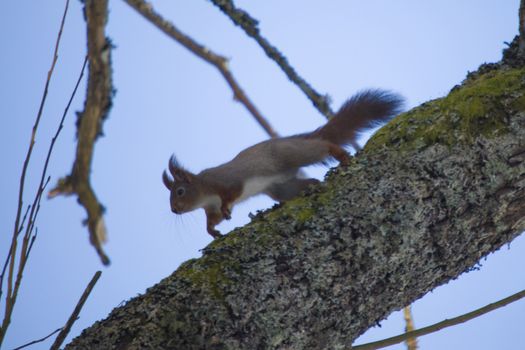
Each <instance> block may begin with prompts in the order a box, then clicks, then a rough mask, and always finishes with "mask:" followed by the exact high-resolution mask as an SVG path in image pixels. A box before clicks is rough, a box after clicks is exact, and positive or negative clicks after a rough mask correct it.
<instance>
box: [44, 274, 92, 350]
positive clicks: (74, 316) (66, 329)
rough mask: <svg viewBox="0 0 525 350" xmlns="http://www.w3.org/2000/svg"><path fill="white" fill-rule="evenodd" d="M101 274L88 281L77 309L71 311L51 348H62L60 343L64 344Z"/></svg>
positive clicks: (53, 349) (52, 349)
mask: <svg viewBox="0 0 525 350" xmlns="http://www.w3.org/2000/svg"><path fill="white" fill-rule="evenodd" d="M101 274H102V272H101V271H97V272H95V274H94V275H93V277H92V278H91V281H90V282H89V283H88V285H87V287H86V289H85V290H84V293H82V296H81V297H80V299H79V301H78V303H77V306H75V309H74V310H73V312H72V313H71V316H69V319H68V320H67V323H66V325H65V326H64V327H63V328H62V330H61V331H60V333H59V334H58V336H57V338H56V339H55V342H54V343H53V345H51V347H50V350H58V349H59V348H60V345H62V343H63V342H64V339H66V337H67V335H68V333H69V331H70V330H71V326H73V323H75V321H76V320H77V319H78V315H79V314H80V311H81V310H82V307H83V306H84V303H85V302H86V300H87V298H88V297H89V294H90V293H91V291H92V290H93V287H95V284H96V283H97V281H98V279H99V278H100V275H101Z"/></svg>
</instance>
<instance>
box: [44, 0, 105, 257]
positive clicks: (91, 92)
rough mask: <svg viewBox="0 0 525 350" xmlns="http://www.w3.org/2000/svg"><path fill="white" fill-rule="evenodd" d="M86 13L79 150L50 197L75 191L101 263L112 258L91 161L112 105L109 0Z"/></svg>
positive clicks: (91, 4)
mask: <svg viewBox="0 0 525 350" xmlns="http://www.w3.org/2000/svg"><path fill="white" fill-rule="evenodd" d="M84 13H85V17H86V22H87V45H88V58H89V79H88V85H87V96H86V101H85V103H84V111H83V112H81V113H79V115H78V120H77V137H78V142H77V151H76V159H75V162H74V163H73V169H72V170H71V174H70V175H69V176H67V177H65V178H62V179H60V180H59V181H58V183H57V185H56V187H55V188H54V189H53V190H52V191H51V192H50V196H55V195H58V194H65V195H71V194H76V195H77V197H78V202H79V203H80V204H81V205H82V206H83V207H84V209H85V210H86V212H87V219H86V224H87V227H88V230H89V238H90V241H91V244H92V245H93V246H94V247H95V250H96V251H97V253H98V255H99V257H100V259H101V260H102V262H103V263H104V264H105V265H107V264H109V258H108V257H107V255H106V254H105V252H104V250H103V249H102V243H103V242H104V241H105V240H106V227H105V223H104V217H103V212H104V209H103V206H102V204H101V203H100V202H99V201H98V199H97V197H96V195H95V192H94V191H93V188H92V186H91V182H90V174H91V162H92V160H93V151H94V147H95V141H96V139H97V138H98V137H99V136H100V135H102V123H103V122H104V119H106V118H107V116H108V113H109V110H110V108H111V98H112V95H113V87H112V82H111V56H110V53H111V43H110V41H109V39H108V38H106V36H105V33H104V32H105V26H106V22H107V0H86V1H85V6H84Z"/></svg>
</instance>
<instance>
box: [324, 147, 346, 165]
mask: <svg viewBox="0 0 525 350" xmlns="http://www.w3.org/2000/svg"><path fill="white" fill-rule="evenodd" d="M328 153H329V154H330V155H331V156H332V157H334V158H335V159H337V161H338V162H339V163H340V164H341V165H348V164H350V155H349V154H348V152H347V151H345V149H344V148H343V147H341V146H339V145H336V144H335V143H329V144H328Z"/></svg>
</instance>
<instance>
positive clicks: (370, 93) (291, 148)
mask: <svg viewBox="0 0 525 350" xmlns="http://www.w3.org/2000/svg"><path fill="white" fill-rule="evenodd" d="M402 105H403V98H402V97H401V96H399V95H397V94H394V93H391V92H388V91H384V90H365V91H362V92H359V93H357V94H355V95H354V96H352V97H351V98H350V99H349V100H347V101H346V102H345V103H344V104H343V106H342V107H341V109H339V111H338V112H337V113H336V115H335V116H334V117H333V118H331V119H330V120H329V121H328V122H327V123H326V124H325V125H324V126H322V127H320V128H318V129H316V130H314V131H312V132H310V133H304V134H299V135H293V136H288V137H279V138H273V139H270V140H267V141H263V142H260V143H258V144H256V145H253V146H251V147H248V148H247V149H245V150H243V151H241V152H240V153H239V154H238V155H237V156H235V158H233V159H232V160H231V161H229V162H227V163H224V164H222V165H219V166H217V167H214V168H209V169H205V170H203V171H201V172H200V173H198V174H193V173H191V172H189V171H188V170H186V169H184V168H183V167H182V166H181V165H180V164H179V162H178V161H177V159H176V158H175V156H172V157H171V158H170V161H169V171H170V173H171V177H170V175H168V173H167V172H166V171H164V172H163V174H162V180H163V182H164V185H165V186H166V187H167V188H168V190H170V192H171V195H170V204H171V211H173V212H174V213H175V214H182V213H186V212H189V211H192V210H195V209H198V208H203V209H204V211H205V212H206V219H207V223H206V228H207V231H208V233H209V234H210V235H212V236H213V237H214V238H217V237H220V236H221V233H220V232H219V231H218V230H216V229H215V226H216V225H218V224H219V223H220V222H221V221H223V220H224V219H226V220H229V219H231V211H232V208H233V206H234V205H235V204H236V203H238V202H240V201H243V200H245V199H247V198H249V197H252V196H255V195H257V194H260V193H264V194H266V195H268V196H270V197H271V198H272V199H274V200H276V201H279V202H283V201H287V200H290V199H292V198H294V197H296V196H298V195H299V194H300V193H301V192H302V191H303V190H305V189H306V188H307V187H308V186H310V185H313V184H316V183H318V182H319V181H318V180H316V179H305V178H302V177H301V176H300V168H301V167H304V166H308V165H312V164H317V163H323V162H324V161H326V159H327V158H329V157H332V158H335V159H336V160H338V161H339V163H340V164H342V165H347V164H348V162H349V160H350V155H349V154H348V153H347V152H346V151H345V149H344V148H343V147H344V146H346V145H352V146H353V147H354V148H357V147H358V146H357V143H356V137H357V136H358V134H359V132H361V131H363V130H364V129H367V128H370V127H374V126H376V125H377V124H378V123H381V122H387V121H388V120H390V119H391V118H393V117H394V116H395V115H396V114H398V113H399V112H401V109H402Z"/></svg>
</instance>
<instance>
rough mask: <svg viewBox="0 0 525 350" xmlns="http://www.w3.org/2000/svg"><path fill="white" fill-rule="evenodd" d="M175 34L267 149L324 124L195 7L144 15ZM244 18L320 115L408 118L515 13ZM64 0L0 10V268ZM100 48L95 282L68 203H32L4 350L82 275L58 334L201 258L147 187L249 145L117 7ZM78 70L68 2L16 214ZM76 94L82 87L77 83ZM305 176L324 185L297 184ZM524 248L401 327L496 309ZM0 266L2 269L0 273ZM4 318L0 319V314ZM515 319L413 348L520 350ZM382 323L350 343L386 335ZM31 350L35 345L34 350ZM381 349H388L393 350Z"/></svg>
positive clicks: (501, 6) (397, 10)
mask: <svg viewBox="0 0 525 350" xmlns="http://www.w3.org/2000/svg"><path fill="white" fill-rule="evenodd" d="M153 4H154V6H155V7H156V9H157V10H158V11H159V12H160V13H162V14H164V16H165V17H166V18H168V19H170V20H172V21H173V22H174V23H175V24H176V25H177V26H178V27H179V28H180V29H181V30H183V31H185V32H186V33H188V34H189V35H191V36H192V37H194V38H195V39H196V40H198V41H200V42H201V43H203V44H205V45H206V46H208V47H209V48H211V49H212V50H215V51H216V52H218V53H220V54H222V55H224V56H227V57H228V58H230V59H231V61H230V67H231V69H232V71H233V73H234V74H235V76H236V77H237V79H238V80H239V82H240V84H241V85H242V87H243V88H244V89H245V91H246V93H247V94H248V96H249V97H250V98H251V99H252V100H253V101H254V103H255V104H256V105H257V107H258V108H259V110H260V111H261V113H262V114H263V115H265V116H266V117H267V118H268V120H269V121H270V123H271V124H272V125H273V126H274V128H275V129H276V130H277V131H278V132H279V133H280V134H282V135H290V134H295V133H299V132H304V131H309V130H312V129H314V128H316V127H318V126H319V125H321V124H322V123H323V122H324V117H322V116H321V115H319V113H318V112H317V111H316V110H315V109H314V108H313V107H312V106H311V103H310V102H309V100H307V99H306V98H305V96H304V95H303V94H302V93H301V92H300V91H299V90H298V89H297V88H296V87H295V86H294V85H292V84H290V82H289V81H288V80H287V78H286V77H285V76H284V74H283V73H282V72H281V71H280V70H279V69H278V68H277V67H276V65H275V64H274V63H273V62H272V61H270V60H268V59H267V58H266V56H265V55H264V53H263V52H262V50H261V49H260V48H259V47H258V46H257V45H256V44H255V43H254V42H253V41H252V40H250V39H249V38H247V37H246V36H245V35H244V33H243V32H242V31H241V30H240V29H239V28H236V27H234V26H233V24H232V23H231V22H230V20H229V19H227V18H226V17H225V16H224V15H223V14H222V13H221V12H220V11H219V10H218V9H217V8H215V7H214V6H213V5H212V4H211V3H209V2H207V1H203V0H201V1H195V0H192V1H190V0H186V1H182V0H179V1H164V0H163V1H154V2H153ZM236 4H237V5H238V6H239V7H241V8H244V9H246V10H247V11H248V12H249V13H250V14H251V15H252V16H254V17H255V18H257V19H259V21H260V29H261V31H262V34H263V35H264V36H265V37H266V38H268V39H269V40H270V41H271V42H272V43H273V44H274V45H276V46H277V47H278V48H279V49H280V50H281V51H282V52H283V53H284V54H285V55H286V56H287V57H288V59H289V62H290V63H291V64H292V65H293V66H294V67H295V68H296V70H297V71H298V72H299V74H301V75H302V76H303V77H304V78H305V79H306V80H307V81H308V82H310V83H311V84H312V85H313V86H314V87H315V88H316V89H317V90H318V91H319V92H321V93H323V94H329V95H330V96H331V97H332V100H333V103H332V107H333V109H337V108H338V107H339V106H340V105H341V103H342V102H343V101H344V100H345V99H346V98H348V97H349V96H350V95H352V94H353V93H354V92H356V91H358V90H360V89H363V88H367V87H379V88H387V89H392V90H394V91H397V92H399V93H401V94H403V95H404V96H405V97H406V98H407V101H408V104H409V106H410V107H412V106H416V105H418V104H420V103H422V102H424V101H427V100H430V99H434V98H437V97H440V96H443V95H445V94H447V92H448V91H449V90H450V89H451V88H452V87H453V86H454V85H455V84H458V83H460V82H461V81H462V80H463V79H464V77H465V75H466V73H467V72H468V71H473V70H475V69H476V68H477V67H478V66H479V64H481V63H484V62H494V61H497V60H499V59H500V56H501V50H502V49H503V48H504V46H505V45H504V42H505V41H510V40H512V38H513V37H514V35H516V34H517V9H518V6H519V1H518V0H490V1H489V0H463V1H453V0H446V1H445V0H440V1H438V0H432V1H431V0H428V1H424V2H422V1H416V0H399V1H395V2H394V1H388V0H372V1H366V2H364V1H343V0H339V1H335V0H334V1H329V2H328V1H326V2H319V1H304V0H303V1H299V0H293V1H292V0H288V1H278V0H266V1H264V2H254V1H236ZM63 6H64V2H63V1H56V0H54V1H46V2H44V1H27V0H18V1H11V2H7V3H6V4H5V5H4V7H3V8H4V10H3V11H2V12H1V13H0V43H1V44H2V48H3V50H2V54H1V55H0V116H1V122H2V127H1V128H0V160H1V162H2V164H3V166H2V168H3V170H2V180H3V181H0V193H2V196H1V198H0V232H2V234H1V235H0V248H1V249H0V254H6V252H7V246H8V244H9V239H10V235H11V231H12V226H13V222H14V216H15V210H16V198H17V191H18V188H17V187H18V178H19V174H20V171H21V167H22V161H23V158H24V156H25V152H26V150H27V146H28V142H29V137H30V129H31V127H32V124H33V121H34V117H35V115H36V112H37V109H38V104H39V101H40V97H41V94H42V91H43V87H44V83H45V78H46V74H47V70H48V69H49V66H50V63H51V58H52V50H53V47H54V42H55V39H56V32H57V30H58V27H59V23H60V18H61V15H62V11H63ZM110 9H111V12H110V19H109V24H108V28H107V30H108V35H109V36H110V37H111V38H112V40H113V42H114V44H115V46H116V49H115V50H114V51H113V70H114V85H115V88H116V89H117V94H116V97H115V99H114V106H113V109H112V111H111V114H110V118H109V120H108V121H107V122H106V123H105V124H104V133H105V137H104V138H101V139H100V140H99V141H98V142H97V144H96V148H95V158H94V163H93V172H92V182H93V185H94V187H95V190H96V192H97V194H98V196H99V198H100V200H101V201H102V203H103V204H104V205H105V206H106V208H107V214H106V223H107V227H108V231H109V242H108V244H107V245H106V251H107V252H108V254H109V256H110V257H111V259H112V265H111V266H110V267H109V268H103V267H102V266H101V264H100V263H99V260H98V258H97V257H96V255H95V253H94V251H93V249H92V247H91V246H90V245H89V243H88V238H87V233H86V230H85V229H84V228H83V227H82V226H81V221H82V220H83V219H84V216H85V214H84V212H83V209H82V208H80V207H79V206H78V205H77V203H76V201H75V199H73V198H63V197H60V198H56V199H53V200H49V201H48V200H43V203H42V204H43V205H42V209H41V213H40V217H39V220H38V224H37V226H38V230H39V238H38V240H37V242H36V243H35V247H34V250H33V252H32V256H31V258H30V261H29V266H28V267H27V270H26V274H25V276H24V280H23V286H22V288H21V292H20V297H19V301H18V304H17V306H16V310H15V312H14V316H13V321H12V325H11V328H10V330H9V332H8V335H7V339H6V342H5V349H10V348H13V347H15V346H18V345H20V344H22V343H25V342H27V341H30V340H33V339H36V338H39V337H42V336H44V335H46V334H48V333H49V332H51V331H52V330H54V329H56V328H58V327H60V326H62V325H63V324H64V323H65V321H66V320H67V318H68V316H69V314H70V312H71V310H72V309H73V307H74V306H75V304H76V302H77V300H78V298H79V296H80V294H81V293H82V291H83V289H84V287H85V285H86V284H87V282H88V281H89V279H90V278H91V276H92V275H93V273H94V272H95V271H96V270H97V269H102V270H103V275H102V277H101V279H100V281H99V283H98V284H97V286H96V287H95V290H94V291H93V293H92V295H91V297H90V299H89V300H88V302H87V303H86V305H85V307H84V309H83V311H82V313H81V315H80V319H79V320H78V321H77V323H76V325H75V326H74V328H73V330H72V332H71V335H73V336H75V335H78V334H79V333H80V332H81V330H82V329H83V328H85V327H86V326H88V325H90V324H92V323H93V322H94V321H96V320H98V319H101V318H104V317H105V316H106V315H107V314H108V313H109V312H110V311H111V309H112V308H113V307H115V306H116V305H118V304H119V303H121V302H122V301H124V300H127V299H129V298H131V297H133V296H136V295H137V294H139V293H142V292H144V290H145V289H146V288H147V287H149V286H151V285H153V284H154V283H156V282H158V281H159V280H160V279H161V278H163V277H165V276H167V275H169V274H170V273H171V272H172V271H174V270H175V269H176V268H177V267H178V265H179V264H180V263H181V262H183V261H185V260H187V259H189V258H192V257H198V256H199V255H200V251H199V250H200V249H202V248H204V247H205V246H206V245H207V244H208V243H209V242H210V240H211V237H210V236H209V235H208V234H207V233H206V232H205V219H204V213H203V212H200V211H198V212H195V213H191V214H187V215H184V216H181V217H175V216H173V214H172V213H171V212H170V210H169V205H168V192H167V191H166V189H165V188H164V186H163V185H162V183H161V177H160V175H161V173H162V170H163V169H164V168H165V167H166V165H167V161H168V158H169V156H170V155H171V154H172V153H175V154H176V155H177V157H178V158H179V160H180V161H181V162H182V163H183V164H184V165H185V166H186V167H188V168H189V169H190V170H194V171H199V170H202V169H204V168H206V167H210V166H215V165H218V164H220V163H222V162H225V161H228V160H229V159H231V158H232V157H233V156H234V155H235V154H237V152H239V151H240V150H242V149H244V148H245V147H247V146H250V145H251V144H254V143H256V142H259V141H261V140H264V139H265V138H266V135H265V134H264V132H263V131H262V129H260V127H259V126H258V125H257V124H256V123H255V122H254V120H253V119H252V118H251V116H250V115H249V114H248V113H247V111H246V110H245V109H244V108H243V107H242V106H241V105H240V104H238V103H236V102H235V101H233V99H232V93H231V91H230V90H229V88H228V87H227V85H226V83H225V81H224V80H223V78H222V77H221V76H220V75H219V74H218V72H217V71H216V70H215V68H213V67H211V66H210V65H208V64H206V63H205V62H203V61H201V60H200V59H198V58H196V57H195V56H193V55H192V54H191V53H189V52H188V51H186V50H185V49H184V48H182V47H181V46H179V45H178V44H176V43H174V42H173V41H172V40H171V39H169V38H167V37H166V36H165V35H164V34H162V33H160V32H159V31H158V30H157V29H156V28H154V27H153V26H152V25H150V24H149V23H147V22H146V21H145V20H144V19H143V18H142V17H140V16H139V15H138V14H137V13H135V11H134V10H132V9H131V8H129V7H128V6H127V5H126V4H125V3H124V2H123V1H117V0H115V1H111V2H110ZM84 54H85V24H84V20H83V16H82V12H81V7H80V2H79V1H74V0H73V1H71V3H70V10H69V14H68V17H67V20H66V26H65V30H64V34H63V39H62V43H61V47H60V52H59V60H58V63H57V67H56V70H55V74H54V76H53V80H52V82H51V86H50V92H49V96H48V103H47V105H46V108H45V110H44V115H43V120H42V124H41V129H40V132H39V134H38V136H37V143H36V146H35V147H36V148H35V152H34V154H33V158H32V162H31V165H30V168H29V171H30V175H29V176H28V183H27V186H26V196H25V202H26V203H29V202H30V201H32V196H33V193H34V190H35V187H36V185H37V182H38V178H39V176H40V170H41V167H42V164H43V161H42V159H43V157H44V155H45V153H46V152H47V147H48V145H49V142H50V139H51V137H52V135H53V134H54V132H55V129H56V126H57V123H58V120H59V119H60V117H61V114H62V112H63V109H64V107H65V105H66V102H67V99H68V98H69V95H70V93H71V91H72V89H73V86H74V83H75V82H76V79H77V76H78V73H79V72H80V68H81V65H82V61H83V56H84ZM84 83H85V82H84ZM84 83H83V84H82V86H81V88H80V90H79V92H78V94H77V96H76V98H75V100H74V103H73V106H72V108H71V112H70V113H69V115H68V117H67V120H66V124H65V128H64V130H63V131H62V134H61V136H60V138H59V140H58V143H57V145H56V151H55V153H54V154H53V157H52V159H51V164H50V169H49V173H50V175H51V176H52V180H51V183H55V181H56V179H57V178H59V177H61V176H64V175H66V174H68V173H69V171H70V169H71V165H72V162H73V157H74V147H75V128H74V124H75V114H74V111H78V110H82V106H83V100H84V96H85V84H84ZM308 171H309V173H310V174H314V175H316V176H319V177H321V176H322V175H323V173H324V171H325V169H323V168H314V169H309V170H308ZM271 205H272V202H271V201H270V200H269V199H266V198H262V197H258V198H255V199H253V200H249V201H247V202H246V203H243V204H242V205H239V206H238V207H236V208H235V211H234V213H233V220H232V221H231V222H227V223H224V224H221V225H220V226H219V229H220V230H221V231H223V232H228V231H229V230H230V229H232V228H234V227H236V226H240V225H243V224H245V223H247V222H248V221H249V218H248V214H249V213H250V212H254V211H255V210H258V209H263V208H267V207H269V206H271ZM524 256H525V239H524V237H520V238H518V239H516V240H515V241H514V242H513V243H512V244H511V245H510V246H509V247H504V248H502V249H501V250H500V251H499V252H497V253H495V254H492V255H490V256H489V257H488V258H487V259H486V260H484V261H482V262H481V264H482V266H481V267H480V270H479V271H474V272H470V273H468V274H465V275H462V276H460V277H459V278H458V279H457V280H455V281H452V282H450V283H449V284H447V285H446V286H442V287H439V288H437V289H436V290H435V291H433V292H432V293H429V294H428V295H426V296H425V297H423V298H422V299H421V300H418V301H417V302H416V303H415V304H414V307H413V308H414V309H413V312H414V317H415V323H416V326H425V325H428V324H430V323H433V322H437V321H440V320H442V319H445V318H450V317H453V316H455V315H458V314H461V313H463V312H466V311H470V310H472V309H475V308H477V307H480V306H483V305H485V304H487V303H489V302H492V301H495V300H497V299H499V298H502V297H505V296H507V295H510V294H512V293H514V292H517V291H518V290H521V289H523V288H524V286H525V275H524V274H523V270H522V268H521V267H522V266H523V264H524V258H523V257H524ZM2 259H3V258H2ZM3 307H4V304H3V301H2V304H1V306H0V313H1V314H3ZM524 315H525V302H523V301H521V302H518V303H516V304H513V305H511V306H508V307H506V308H504V309H502V310H499V311H496V312H494V313H492V314H490V315H487V316H484V317H482V318H479V319H476V320H474V321H471V322H469V323H468V324H465V325H461V326H458V327H455V328H453V329H449V330H444V331H442V332H440V333H438V334H435V335H430V336H427V337H424V338H422V339H420V344H421V349H425V350H431V349H443V348H467V349H472V348H475V349H494V348H508V349H517V348H519V346H521V345H520V344H523V336H522V332H523V325H524V324H525V316H524ZM402 328H403V322H402V315H401V314H400V313H395V314H393V315H392V316H391V317H389V319H388V320H387V321H385V322H383V323H382V327H381V328H374V329H373V330H371V331H369V332H368V333H367V334H366V335H364V336H363V337H362V338H361V339H359V341H358V342H365V341H371V340H376V339H379V338H382V337H387V336H390V335H394V334H397V333H400V332H402ZM48 347H49V342H48V343H43V344H41V345H37V346H34V347H33V348H34V349H47V348H48ZM403 348H404V346H403V345H400V346H394V347H392V349H403Z"/></svg>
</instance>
